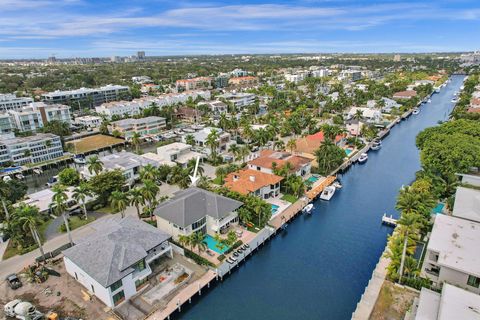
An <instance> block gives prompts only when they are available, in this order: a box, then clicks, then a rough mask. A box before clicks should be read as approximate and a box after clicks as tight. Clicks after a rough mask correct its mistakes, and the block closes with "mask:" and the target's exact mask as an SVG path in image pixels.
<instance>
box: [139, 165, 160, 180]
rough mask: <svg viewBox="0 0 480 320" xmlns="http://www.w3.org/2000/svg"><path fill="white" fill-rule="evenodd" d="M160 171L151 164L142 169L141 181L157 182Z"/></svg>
mask: <svg viewBox="0 0 480 320" xmlns="http://www.w3.org/2000/svg"><path fill="white" fill-rule="evenodd" d="M157 177H158V170H157V168H156V167H154V166H153V165H151V164H150V163H149V164H147V165H146V166H144V167H143V168H141V169H140V179H141V180H152V181H155V180H157Z"/></svg>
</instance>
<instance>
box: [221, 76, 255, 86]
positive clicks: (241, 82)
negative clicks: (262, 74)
mask: <svg viewBox="0 0 480 320" xmlns="http://www.w3.org/2000/svg"><path fill="white" fill-rule="evenodd" d="M257 83H258V78H257V77H253V76H244V77H233V78H230V79H229V80H228V84H229V85H231V86H253V85H256V84H257Z"/></svg>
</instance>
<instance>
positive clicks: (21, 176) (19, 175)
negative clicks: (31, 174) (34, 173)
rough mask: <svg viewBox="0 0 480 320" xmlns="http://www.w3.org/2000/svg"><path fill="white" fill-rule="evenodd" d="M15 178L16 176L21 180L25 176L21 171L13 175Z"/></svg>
mask: <svg viewBox="0 0 480 320" xmlns="http://www.w3.org/2000/svg"><path fill="white" fill-rule="evenodd" d="M15 178H17V179H18V180H23V179H25V176H24V175H23V174H21V173H17V174H16V175H15Z"/></svg>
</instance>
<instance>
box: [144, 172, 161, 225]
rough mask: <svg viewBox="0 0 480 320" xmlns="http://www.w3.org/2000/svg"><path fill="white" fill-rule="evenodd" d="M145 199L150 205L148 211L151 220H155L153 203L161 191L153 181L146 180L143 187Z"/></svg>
mask: <svg viewBox="0 0 480 320" xmlns="http://www.w3.org/2000/svg"><path fill="white" fill-rule="evenodd" d="M141 191H142V194H143V198H144V199H145V202H147V203H148V206H147V209H148V211H149V213H150V220H153V209H154V208H153V203H154V201H155V199H156V198H157V194H158V191H160V189H159V187H158V186H157V184H156V183H155V182H154V181H152V180H148V179H147V180H144V181H143V187H141Z"/></svg>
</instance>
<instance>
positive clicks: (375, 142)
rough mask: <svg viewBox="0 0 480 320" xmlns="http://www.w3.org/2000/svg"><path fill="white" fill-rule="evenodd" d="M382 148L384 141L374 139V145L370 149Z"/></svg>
mask: <svg viewBox="0 0 480 320" xmlns="http://www.w3.org/2000/svg"><path fill="white" fill-rule="evenodd" d="M381 148H382V142H381V141H380V140H378V141H373V143H372V146H371V147H370V150H373V151H377V150H380V149H381Z"/></svg>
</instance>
